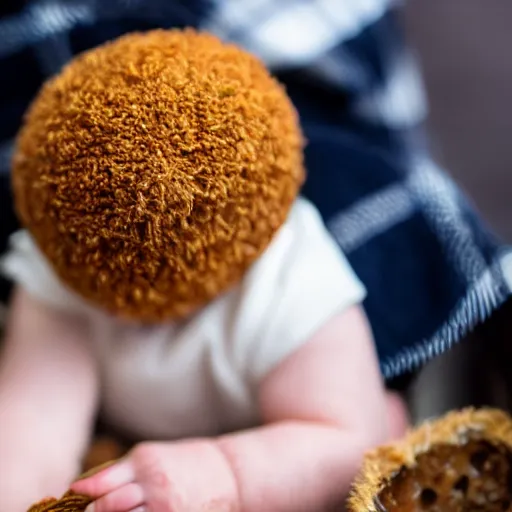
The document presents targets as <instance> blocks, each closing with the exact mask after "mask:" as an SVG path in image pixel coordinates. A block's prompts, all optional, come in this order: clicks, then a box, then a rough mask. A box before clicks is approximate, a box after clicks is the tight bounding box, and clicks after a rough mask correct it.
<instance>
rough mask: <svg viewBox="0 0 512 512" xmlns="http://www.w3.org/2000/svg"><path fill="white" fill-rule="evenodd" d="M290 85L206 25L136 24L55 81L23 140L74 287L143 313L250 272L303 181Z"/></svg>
mask: <svg viewBox="0 0 512 512" xmlns="http://www.w3.org/2000/svg"><path fill="white" fill-rule="evenodd" d="M302 149H303V137H302V133H301V131H300V127H299V122H298V116H297V113H296V111H295V109H294V107H293V105H292V103H291V102H290V100H289V98H288V96H287V95H286V92H285V91H284V89H283V87H282V86H281V85H280V84H279V83H278V82H277V81H276V80H275V79H274V78H272V77H271V76H270V74H269V73H268V71H267V70H266V69H265V67H264V66H263V64H262V63H261V62H260V61H259V60H258V59H257V58H255V57H254V56H252V55H250V54H248V53H247V52H245V51H243V50H241V49H240V48H237V47H236V46H233V45H229V44H224V43H223V42H221V41H220V40H218V39H217V38H216V37H214V36H211V35H209V34H206V33H198V32H195V31H192V30H184V31H180V30H168V31H164V30H156V31H151V32H147V33H133V34H129V35H126V36H123V37H121V38H119V39H117V40H116V41H114V42H110V43H107V44H105V45H103V46H101V47H98V48H96V49H93V50H91V51H88V52H86V53H84V54H82V55H80V56H79V57H77V58H76V59H75V60H73V61H72V62H71V63H70V64H69V65H68V66H66V67H65V68H64V69H63V71H62V72H61V73H60V74H59V75H58V76H57V77H55V78H53V79H52V80H50V81H48V82H47V83H46V84H45V85H44V86H43V87H42V89H41V91H40V93H39V95H38V96H37V97H36V99H35V101H34V102H33V103H32V105H31V107H30V108H29V110H28V112H27V115H26V118H25V122H24V125H23V127H22V129H21V130H20V133H19V135H18V137H17V146H16V151H15V155H14V158H13V171H12V175H13V188H14V195H15V201H16V208H17V212H18V215H19V217H20V219H21V221H22V223H23V224H24V225H25V226H26V227H27V228H28V230H29V231H30V232H31V234H32V236H33V237H34V238H35V240H36V242H37V244H38V246H39V247H40V248H41V250H42V252H43V253H44V254H45V256H46V257H47V258H48V260H49V261H50V262H51V264H52V266H53V267H54V269H55V271H56V273H57V275H58V276H59V277H60V278H61V279H62V280H63V282H64V283H66V284H67V285H68V286H69V287H70V288H71V289H72V290H74V291H75V292H77V293H78V294H79V295H81V296H82V297H84V298H85V299H87V300H88V301H90V302H92V303H94V304H96V305H97V306H100V307H102V308H104V309H106V310H108V311H109V312H111V313H114V314H116V315H119V316H122V317H125V318H128V319H134V320H137V321H142V322H155V321H162V320H171V319H177V318H180V317H183V316H185V315H187V314H189V313H191V312H193V311H194V310H196V309H197V308H199V307H200V306H202V305H204V304H205V303H207V302H208V301H209V300H211V299H212V298H214V297H216V296H218V295H219V294H220V293H222V292H224V291H226V290H227V289H228V288H229V287H231V286H232V285H233V284H235V283H236V282H238V281H239V280H240V279H241V277H242V276H243V274H244V272H245V271H246V270H247V269H248V267H249V266H250V265H251V264H252V263H253V262H254V260H255V259H256V258H258V256H259V255H260V254H261V253H262V252H263V251H264V249H265V248H266V247H267V246H268V244H269V243H270V241H271V239H272V237H273V236H274V234H275V233H276V231H277V230H278V229H279V228H280V227H281V225H282V224H283V223H284V221H285V219H286V217H287V215H288V212H289V209H290V207H291V205H292V203H293V201H294V200H295V198H296V196H297V194H298V191H299V189H300V186H301V185H302V182H303V179H304V169H303V155H302Z"/></svg>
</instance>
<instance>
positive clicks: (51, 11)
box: [0, 0, 510, 378]
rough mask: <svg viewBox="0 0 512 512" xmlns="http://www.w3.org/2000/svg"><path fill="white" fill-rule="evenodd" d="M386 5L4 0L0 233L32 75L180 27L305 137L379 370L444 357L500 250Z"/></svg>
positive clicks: (9, 224) (503, 255)
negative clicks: (447, 165) (448, 163)
mask: <svg viewBox="0 0 512 512" xmlns="http://www.w3.org/2000/svg"><path fill="white" fill-rule="evenodd" d="M399 7H400V6H399V5H398V4H397V3H396V2H393V1H391V0H343V1H339V0H279V1H277V0H243V1H242V0H101V1H100V0H68V1H65V0H60V1H59V0H34V1H29V0H25V1H22V0H2V2H0V119H1V123H0V177H1V186H0V192H1V193H2V195H3V197H2V198H1V199H0V205H1V206H0V207H1V209H2V212H1V215H2V217H1V218H2V222H1V226H0V229H1V233H0V238H1V240H2V244H4V246H5V239H6V236H7V235H8V233H10V232H11V231H13V230H14V229H15V228H16V222H15V219H14V216H13V214H12V211H11V208H10V200H9V195H8V190H9V185H8V173H9V156H10V152H11V147H12V139H13V137H14V135H15V133H16V131H17V129H18V127H19V124H20V120H21V117H22V114H23V112H24V110H25V109H26V107H27V105H28V103H29V102H30V100H31V99H32V98H33V96H34V94H35V93H36V91H37V90H38V88H39V86H40V85H41V83H42V81H43V80H44V79H46V78H47V77H48V76H51V75H52V74H53V73H55V72H57V71H58V70H59V69H60V67H61V66H62V65H63V64H64V63H66V62H67V61H68V60H69V59H70V58H71V57H72V56H73V55H74V54H76V53H77V52H80V51H83V50H85V49H87V48H90V47H92V46H95V45H97V44H100V43H102V42H104V41H106V40H107V39H111V38H114V37H116V36H118V35H120V34H122V33H124V32H127V31H132V30H147V29H151V28H155V27H184V26H193V27H196V28H201V29H205V30H209V31H211V32H213V33H215V34H217V35H219V36H220V37H222V38H224V39H226V40H230V41H233V42H236V43H238V44H240V45H242V46H244V47H245V48H247V49H248V50H250V51H252V52H254V53H256V54H257V55H259V56H260V57H261V58H262V59H263V60H264V61H265V62H266V64H267V65H268V66H269V67H270V69H271V70H272V71H273V72H274V73H275V75H276V76H277V77H278V78H279V79H280V80H281V81H282V82H283V83H284V84H285V85H286V87H287V89H288V92H289V94H290V96H291V98H292V100H293V101H294V102H295V105H296V106H297V108H298V110H299V113H300V116H301V120H302V124H303V127H304V130H305V134H306V136H307V139H308V141H309V144H308V147H307V149H306V164H307V167H308V170H309V177H308V180H307V183H306V185H305V188H304V194H305V195H306V196H307V197H308V198H309V199H310V200H312V201H313V202H314V203H315V204H316V205H317V207H318V208H319V210H320V212H321V214H322V216H323V218H324V220H325V222H326V224H327V226H328V227H329V229H330V231H331V233H332V234H333V236H334V238H335V239H336V240H337V242H338V243H339V244H340V246H341V248H342V249H343V250H344V251H345V253H346V254H347V256H348V258H349V260H350V262H351V264H352V265H353V267H354V269H355V271H356V272H357V274H358V275H359V276H360V278H361V279H362V281H363V282H364V283H365V285H366V287H367V289H368V298H367V299H366V301H365V308H366V311H367V314H368V316H369V319H370V322H371V325H372V328H373V331H374V334H375V339H376V343H377V348H378V352H379V357H380V362H381V367H382V371H383V374H384V376H385V377H386V378H392V377H396V376H399V375H401V374H403V373H404V372H408V371H411V370H414V369H415V368H417V367H419V366H420V365H421V364H423V363H425V362H426V361H428V360H429V359H430V358H432V357H434V356H435V355H437V354H439V353H441V352H443V351H445V350H447V349H448V348H449V347H450V346H452V345H453V344H454V343H456V342H457V341H458V340H460V339H461V338H462V337H463V336H464V335H465V334H466V333H467V332H468V331H470V330H471V329H472V328H474V327H475V326H476V325H477V324H479V323H480V322H482V321H483V320H484V319H485V318H486V317H488V316H489V315H490V314H491V312H492V311H493V310H494V309H496V308H497V307H498V306H499V305H500V304H501V303H502V302H503V301H505V299H506V298H507V297H508V295H509V293H510V279H507V276H508V275H509V274H510V270H508V268H509V267H510V263H509V262H510V257H509V255H508V249H507V248H506V247H504V246H502V245H501V244H500V242H499V241H498V240H496V239H495V238H494V236H493V235H492V233H490V232H489V231H488V230H487V229H486V227H485V226H484V225H483V223H482V222H481V220H480V219H479V217H478V216H477V215H476V214H475V212H474V210H473V208H472V206H471V205H470V204H469V203H468V201H467V200H466V199H465V197H464V196H463V194H462V193H461V192H460V191H459V190H458V188H457V187H456V185H454V183H453V182H452V181H451V180H450V178H449V177H448V176H447V175H446V174H445V173H444V172H443V171H442V170H441V169H440V168H439V166H438V165H437V164H436V163H435V162H434V160H433V159H432V158H431V156H430V155H429V151H428V145H427V143H426V140H425V138H424V137H423V135H422V133H421V130H420V125H421V123H422V121H423V120H424V117H425V115H426V107H425V102H424V98H423V93H422V87H421V81H420V80H419V79H418V73H417V70H416V68H415V64H414V59H413V58H412V57H411V54H410V52H409V51H408V49H407V46H406V44H405V43H404V41H403V39H402V37H401V31H400V26H399V24H398V21H397V19H398V18H397V10H398V9H399Z"/></svg>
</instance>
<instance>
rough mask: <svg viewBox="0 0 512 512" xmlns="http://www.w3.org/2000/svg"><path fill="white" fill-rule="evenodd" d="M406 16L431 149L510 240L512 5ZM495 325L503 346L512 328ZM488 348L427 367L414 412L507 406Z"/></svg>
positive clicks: (461, 2)
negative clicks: (469, 405) (420, 79)
mask: <svg viewBox="0 0 512 512" xmlns="http://www.w3.org/2000/svg"><path fill="white" fill-rule="evenodd" d="M403 20H404V24H405V27H406V31H407V35H408V38H409V41H410V42H411V44H412V45H413V47H414V48H415V50H416V53H417V57H418V59H419V63H420V66H421V68H422V72H423V78H424V84H425V88H426V94H427V97H428V99H429V102H430V114H429V119H428V129H429V135H430V138H431V141H432V143H433V149H434V152H435V154H436V156H437V158H438V160H439V161H440V162H441V163H442V164H443V165H444V167H445V168H446V169H447V170H448V172H449V173H450V174H451V175H452V176H454V178H455V179H456V180H457V181H458V183H459V184H460V185H461V186H462V187H463V188H464V189H465V190H466V192H467V193H468V194H469V196H470V197H471V198H472V199H473V201H474V203H475V204H476V206H477V208H478V209H479V210H480V212H481V213H482V214H483V216H484V218H485V219H487V221H488V222H489V223H490V225H491V226H492V227H493V228H494V229H495V230H496V231H497V232H498V234H499V235H501V236H502V237H503V238H504V239H505V240H506V241H507V242H512V198H511V194H512V140H511V137H510V135H511V134H512V115H511V111H512V107H511V106H510V105H511V99H512V61H511V58H510V49H511V48H512V30H511V29H510V27H511V21H512V2H506V1H505V2H504V1H502V0H449V1H446V0H426V1H425V0H407V1H406V2H405V9H404V12H403ZM505 314H507V313H505ZM502 316H503V315H502ZM507 323H509V322H507ZM493 328H495V326H493ZM497 329H498V331H499V332H497V334H496V335H497V336H498V337H501V338H503V342H504V343H506V340H507V339H508V334H509V333H508V331H502V330H500V329H501V327H499V326H498V328H497ZM495 330H496V329H495ZM511 334H512V333H511ZM485 352H486V351H485V334H482V333H477V334H476V335H475V336H474V337H473V339H472V340H471V342H470V343H467V344H462V345H460V346H459V347H457V348H456V349H455V350H454V351H453V352H450V353H448V354H446V355H445V356H443V357H441V358H439V359H437V360H436V361H434V363H433V364H431V365H429V366H428V367H427V368H426V369H425V370H424V371H423V373H422V374H421V375H420V378H419V379H418V381H417V382H416V385H415V387H414V389H413V396H414V397H415V400H414V404H413V405H414V406H413V411H414V416H415V417H416V418H418V419H421V418H424V417H428V416H430V415H434V414H437V413H438V412H442V411H443V410H444V409H446V408H449V407H457V406H460V405H465V404H466V403H476V404H479V403H489V402H492V403H495V402H496V403H497V404H499V405H502V406H504V405H507V404H506V401H507V393H506V388H504V386H503V385H502V382H500V381H499V380H498V379H497V378H496V374H497V373H498V372H497V371H496V372H494V371H493V369H492V368H493V367H492V366H490V368H491V370H490V371H487V372H485V373H484V371H483V370H482V368H483V366H484V365H483V363H482V361H483V358H487V357H488V356H489V354H486V353H485ZM455 360H457V364H455ZM447 384H448V385H447ZM508 405H509V404H508Z"/></svg>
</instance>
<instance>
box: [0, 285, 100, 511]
mask: <svg viewBox="0 0 512 512" xmlns="http://www.w3.org/2000/svg"><path fill="white" fill-rule="evenodd" d="M83 332H84V331H83V329H82V325H81V323H80V322H79V321H78V320H77V319H75V318H71V317H70V316H68V315H65V314H61V313H57V312H55V311H53V310H50V309H48V308H47V307H45V306H44V305H42V304H40V303H39V302H37V301H36V300H34V299H33V298H32V297H30V296H29V295H28V294H27V293H26V292H24V291H23V290H21V289H18V290H17V291H16V292H15V296H14V300H13V303H12V306H11V310H10V319H9V323H8V328H7V333H6V338H5V340H4V342H5V343H4V350H3V352H2V354H1V358H0V429H1V435H0V475H1V478H0V510H2V512H24V511H25V510H26V509H27V508H28V506H29V505H30V504H31V503H33V502H35V501H38V500H40V499H41V498H43V497H45V496H46V495H51V496H56V495H60V494H61V493H62V492H63V491H65V489H66V487H67V486H68V485H69V483H70V481H71V480H72V479H73V478H75V477H76V474H77V471H78V470H79V465H78V464H79V462H80V458H81V456H82V453H83V451H84V450H85V447H86V443H87V441H88V439H89V433H90V429H91V424H92V421H93V417H94V412H95V409H96V401H97V395H98V382H97V376H96V371H95V365H94V363H93V359H92V356H91V355H90V353H89V352H88V349H87V345H86V343H85V342H84V340H83V339H82V338H83V336H84V335H83V334H82V333H83Z"/></svg>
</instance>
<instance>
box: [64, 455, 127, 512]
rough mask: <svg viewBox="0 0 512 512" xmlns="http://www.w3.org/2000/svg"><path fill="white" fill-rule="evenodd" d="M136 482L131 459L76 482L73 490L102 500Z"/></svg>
mask: <svg viewBox="0 0 512 512" xmlns="http://www.w3.org/2000/svg"><path fill="white" fill-rule="evenodd" d="M134 480H135V472H134V470H133V465H132V463H131V461H130V459H123V460H121V461H119V462H117V463H115V464H114V465H113V466H110V467H108V468H106V469H103V470H101V471H99V472H98V473H96V474H94V475H92V476H89V477H86V478H83V479H82V480H78V481H76V482H74V483H73V484H72V486H71V490H72V491H73V492H76V493H77V494H84V495H85V496H90V497H91V498H100V497H102V496H105V495H106V494H110V493H112V492H113V491H115V490H117V489H119V488H121V487H124V486H127V485H128V484H131V483H132V482H134ZM126 510H130V509H126Z"/></svg>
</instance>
